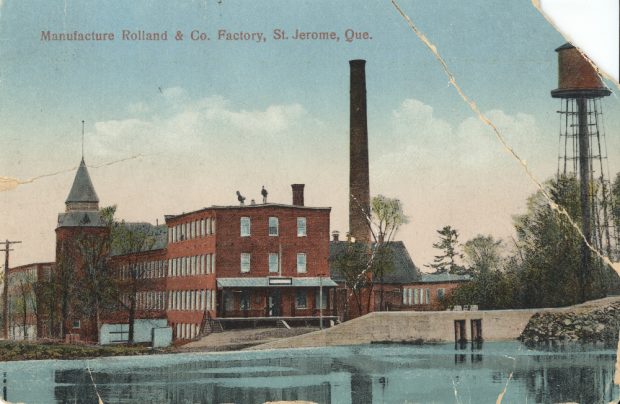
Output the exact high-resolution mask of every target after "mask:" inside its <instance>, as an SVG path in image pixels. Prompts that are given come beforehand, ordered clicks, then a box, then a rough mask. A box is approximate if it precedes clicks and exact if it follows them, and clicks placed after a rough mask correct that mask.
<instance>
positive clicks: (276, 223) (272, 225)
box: [267, 216, 280, 237]
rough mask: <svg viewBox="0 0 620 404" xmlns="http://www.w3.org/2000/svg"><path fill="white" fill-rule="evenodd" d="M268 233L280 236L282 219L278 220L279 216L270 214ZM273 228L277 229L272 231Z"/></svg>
mask: <svg viewBox="0 0 620 404" xmlns="http://www.w3.org/2000/svg"><path fill="white" fill-rule="evenodd" d="M267 227H268V229H267V233H268V234H269V235H270V236H272V237H275V236H278V235H279V233H280V221H279V220H278V218H277V217H275V216H269V219H268V221H267ZM272 230H275V231H274V232H272Z"/></svg>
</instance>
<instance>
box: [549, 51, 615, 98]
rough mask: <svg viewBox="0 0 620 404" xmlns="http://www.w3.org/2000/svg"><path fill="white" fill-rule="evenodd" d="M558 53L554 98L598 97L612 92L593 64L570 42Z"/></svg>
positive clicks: (552, 93)
mask: <svg viewBox="0 0 620 404" xmlns="http://www.w3.org/2000/svg"><path fill="white" fill-rule="evenodd" d="M555 51H556V52H557V53H558V88H557V89H555V90H553V91H551V96H552V97H554V98H596V97H603V96H607V95H609V94H611V92H610V91H609V89H607V87H605V85H604V84H603V82H602V81H601V78H600V76H599V75H598V73H597V72H596V70H595V69H594V67H592V64H591V63H590V62H589V61H588V60H587V59H586V58H585V57H584V56H583V55H582V54H581V52H579V50H578V49H577V48H575V47H574V46H573V45H571V44H570V43H566V44H564V45H562V46H560V47H559V48H557V49H556V50H555Z"/></svg>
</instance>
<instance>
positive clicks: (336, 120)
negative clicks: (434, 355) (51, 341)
mask: <svg viewBox="0 0 620 404" xmlns="http://www.w3.org/2000/svg"><path fill="white" fill-rule="evenodd" d="M399 3H400V5H401V7H402V8H403V9H404V11H405V12H406V13H407V14H408V15H409V16H410V17H411V19H412V20H413V22H414V23H415V24H416V25H417V26H418V28H420V29H421V30H422V31H423V32H424V33H425V34H426V35H427V36H428V37H429V39H430V40H431V42H433V43H434V44H435V45H436V46H437V48H438V50H439V52H440V53H441V54H442V56H443V57H444V58H445V60H446V62H447V64H448V65H449V67H450V68H451V70H452V71H453V73H454V74H455V76H456V78H457V81H458V82H459V84H460V85H461V86H462V87H463V89H464V91H465V92H466V93H467V94H468V95H469V96H470V97H471V98H472V99H474V100H475V101H476V103H477V104H478V105H479V107H480V109H481V110H482V111H484V112H486V113H488V114H489V116H490V117H491V118H492V119H493V120H494V121H495V122H496V123H497V124H498V125H499V126H500V129H502V131H503V132H504V134H505V135H506V137H507V138H508V140H509V141H510V142H511V144H512V145H513V146H514V147H515V149H516V150H517V151H518V152H519V153H520V154H521V155H522V156H523V157H524V158H525V159H526V160H527V161H528V164H529V165H530V166H531V167H532V169H533V170H534V172H535V174H536V175H537V176H538V177H539V178H540V179H541V180H544V179H546V178H549V177H550V176H552V175H553V174H554V172H555V164H556V161H555V159H556V156H557V152H558V151H557V143H558V139H557V134H558V130H559V119H558V117H557V116H556V113H555V111H556V110H557V109H558V105H559V103H558V101H557V100H554V99H552V98H551V97H550V95H549V91H550V90H552V89H554V88H555V87H556V84H557V77H556V71H557V65H556V54H555V52H554V51H553V50H554V49H555V48H556V47H557V46H559V45H561V44H562V43H564V40H563V38H562V37H561V35H560V34H558V33H557V32H556V31H555V30H554V29H553V28H552V27H551V26H550V25H549V24H548V23H547V22H546V21H545V19H544V18H543V17H542V16H541V15H540V14H539V13H538V12H537V11H536V10H535V9H534V7H533V6H532V5H531V3H530V2H529V1H527V0H520V1H517V0H511V1H499V0H496V1H480V0H478V1H468V2H463V1H457V0H444V1H429V0H425V1H423V0H418V1H405V0H403V1H401V2H399ZM0 4H1V6H0V13H1V14H0V44H1V46H0V94H1V96H0V133H1V136H2V141H3V142H2V143H3V147H2V148H1V149H0V175H2V176H7V177H12V178H19V179H28V178H32V177H35V176H38V175H41V174H46V173H52V172H57V171H63V170H68V169H71V168H72V167H76V166H77V164H78V162H79V158H80V121H81V120H82V119H83V120H85V121H86V159H87V163H88V164H89V165H93V166H99V165H101V164H104V163H106V162H110V161H115V160H119V159H123V158H126V157H128V156H134V155H137V154H143V155H144V156H143V157H142V158H140V159H135V160H129V161H126V162H122V163H118V164H115V165H111V166H103V167H99V168H96V167H92V168H91V176H92V177H93V181H94V183H95V187H96V189H97V191H98V193H99V196H100V199H101V202H102V204H104V205H105V204H112V203H115V204H118V205H119V211H118V212H119V215H121V216H122V217H124V218H126V219H128V220H145V221H151V222H154V221H155V219H156V218H158V219H159V220H160V221H161V220H162V217H163V215H164V214H169V213H179V212H182V211H189V210H194V209H198V208H200V207H202V206H208V205H211V204H223V203H230V204H233V203H235V201H236V199H235V196H234V192H235V191H236V190H238V189H239V190H240V191H242V193H244V194H246V195H247V196H248V197H249V198H252V197H255V198H257V199H258V198H259V190H260V187H261V185H265V186H266V187H267V188H268V189H269V190H270V192H271V194H270V195H271V198H270V199H271V200H272V201H278V202H288V201H289V200H290V184H291V183H294V182H304V183H306V184H307V188H306V192H307V195H306V199H307V201H308V203H310V204H313V205H317V206H332V207H333V213H332V229H333V230H340V231H341V232H345V231H346V223H347V219H346V217H347V216H346V215H347V181H348V178H347V175H348V174H347V173H348V171H347V167H348V166H347V165H348V161H347V159H348V120H349V117H348V108H349V106H348V85H349V84H348V83H349V81H348V80H349V78H348V69H349V66H348V60H349V59H355V58H363V59H366V60H367V89H368V105H369V111H368V120H369V138H370V148H371V151H370V157H371V193H372V194H378V193H383V194H386V195H388V196H394V197H399V198H400V199H402V200H403V202H404V204H405V208H406V210H407V213H408V214H409V215H410V216H411V223H410V224H408V225H407V226H406V227H404V228H403V229H402V231H401V233H400V235H399V237H400V238H401V239H403V240H404V241H405V242H406V243H407V246H408V247H409V249H410V252H411V254H412V255H413V257H414V261H415V262H416V264H418V265H420V266H421V265H423V264H425V263H428V262H429V261H430V260H431V259H432V255H433V250H432V247H431V245H432V243H433V242H434V241H435V232H434V229H437V228H440V227H442V226H443V225H445V224H452V225H453V226H455V227H456V228H458V229H459V230H460V231H461V233H462V236H463V240H462V241H465V240H466V239H467V238H469V237H473V236H475V235H476V234H478V233H492V234H495V235H497V236H501V237H509V236H510V234H511V215H513V214H516V213H519V212H520V211H522V209H523V207H524V205H525V199H526V197H527V196H528V195H529V194H530V193H532V192H533V191H534V190H535V187H534V186H533V184H532V183H531V182H530V181H529V180H528V179H527V178H526V177H525V175H524V174H523V172H522V169H521V168H520V167H519V166H518V165H517V164H516V162H515V161H514V160H511V158H510V157H509V156H508V155H507V154H506V153H505V152H504V151H503V149H502V148H501V147H500V146H499V144H498V143H497V141H496V140H495V139H494V138H493V137H492V134H491V133H490V132H489V131H488V130H487V129H486V128H485V127H484V126H483V125H482V124H481V123H480V122H479V121H477V119H475V118H474V117H473V116H472V113H471V111H470V110H469V108H468V107H467V106H466V105H465V104H464V103H463V102H462V100H461V99H460V98H459V97H458V95H457V93H456V91H455V90H454V88H452V87H451V86H450V85H449V82H448V80H447V78H446V76H445V74H444V73H443V71H441V69H440V67H439V64H438V63H437V61H436V60H435V58H434V56H433V55H432V54H431V53H430V52H429V51H428V49H427V48H426V47H425V46H424V45H423V44H422V43H421V42H420V41H419V40H418V38H417V37H416V36H415V35H414V34H413V32H412V31H411V29H410V28H409V27H408V26H407V24H406V23H405V21H404V20H403V19H402V17H401V16H400V15H399V14H398V13H397V12H396V10H395V9H394V7H393V6H392V5H391V3H390V2H389V1H373V2H364V3H359V2H358V3H353V2H345V1H338V2H334V1H295V2H290V1H269V2H265V1H261V2H249V1H231V0H222V1H221V2H220V3H218V2H217V1H186V2H182V4H173V3H171V2H168V1H132V2H126V1H107V2H105V3H102V2H98V1H76V0H73V1H72V0H66V1H49V0H48V1H28V2H23V1H19V2H18V1H10V0H5V1H4V2H0ZM276 28H280V29H284V30H286V31H288V32H290V33H291V34H292V32H293V31H294V30H295V29H300V30H304V31H335V32H337V33H338V35H340V36H341V40H340V41H339V42H320V41H316V42H299V41H291V40H289V41H274V40H272V39H271V33H272V31H273V30H274V29H276ZM349 28H351V29H354V30H356V31H367V32H369V33H370V35H371V36H372V40H369V41H354V42H352V43H347V42H345V41H344V37H343V33H344V31H345V30H346V29H349ZM123 29H130V30H145V31H158V32H160V31H164V30H167V31H168V33H169V37H170V38H169V40H168V41H167V42H157V43H148V42H123V41H121V40H120V39H119V37H120V33H121V31H122V30H123ZM194 29H196V30H201V31H203V32H206V33H207V34H208V35H209V36H210V37H211V40H210V41H208V42H192V41H191V40H189V38H188V35H189V33H190V31H192V30H194ZM219 29H226V30H229V31H231V32H237V31H246V32H259V31H260V32H264V33H265V35H267V37H268V40H267V42H265V43H260V44H257V43H253V42H224V41H217V40H216V35H217V30H219ZM42 30H51V31H53V32H63V31H66V32H73V31H74V30H78V31H82V32H90V31H98V32H114V33H115V35H116V36H117V39H116V40H115V41H114V42H110V43H93V42H42V41H41V40H40V36H41V31H42ZM179 30H180V31H182V32H183V33H184V36H185V39H184V40H183V41H176V40H174V39H173V38H174V34H175V33H176V31H179ZM619 107H620V105H619V103H618V100H617V97H616V96H615V95H612V96H611V97H608V99H606V100H605V103H604V108H605V112H606V118H607V119H606V124H607V126H606V131H607V134H608V144H609V150H610V166H611V171H612V173H613V174H615V172H616V171H617V170H618V169H619V167H620V164H618V161H620V155H619V153H618V150H620V142H619V140H618V136H616V135H617V133H618V129H619V128H620V122H619V120H618V113H617V112H618V109H619ZM72 178H73V173H72V172H65V173H62V174H59V175H56V176H52V177H46V178H43V179H40V180H37V181H34V182H32V183H30V184H25V185H21V186H19V187H17V188H15V189H13V190H11V191H5V192H0V208H2V210H3V211H7V212H9V214H8V215H6V216H4V217H3V219H2V221H0V229H2V232H0V233H2V234H0V236H2V237H5V236H8V237H10V238H16V239H21V240H24V244H23V247H20V248H21V251H19V252H16V253H15V255H14V259H15V261H14V262H16V263H27V262H31V261H40V260H52V259H53V251H54V241H53V240H54V233H53V229H54V227H55V220H56V214H57V212H60V211H62V209H63V208H64V206H63V202H64V199H65V198H66V194H67V193H68V191H69V188H70V185H71V181H72Z"/></svg>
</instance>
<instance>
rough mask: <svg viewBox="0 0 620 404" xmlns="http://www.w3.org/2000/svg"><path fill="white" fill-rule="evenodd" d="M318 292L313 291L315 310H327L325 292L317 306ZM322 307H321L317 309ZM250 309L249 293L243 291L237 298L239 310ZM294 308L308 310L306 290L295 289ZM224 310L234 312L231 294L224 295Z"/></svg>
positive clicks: (319, 298) (318, 300) (319, 296)
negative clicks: (321, 302)
mask: <svg viewBox="0 0 620 404" xmlns="http://www.w3.org/2000/svg"><path fill="white" fill-rule="evenodd" d="M320 293H321V292H320V291H319V290H316V291H315V296H314V302H315V308H317V309H318V308H321V309H326V308H327V300H328V297H327V295H328V293H327V291H326V290H324V291H323V304H321V305H320V304H319V302H320V300H321V295H320ZM260 301H261V300H257V303H259V302H260ZM319 306H322V307H319ZM251 308H252V300H251V295H250V292H249V291H247V290H245V291H243V292H241V295H240V296H239V310H250V309H251ZM295 308H296V309H307V308H309V306H308V290H306V289H297V291H296V292H295ZM224 309H225V310H226V311H232V310H234V297H233V295H232V294H230V293H225V295H224Z"/></svg>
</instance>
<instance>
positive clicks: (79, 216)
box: [58, 210, 105, 227]
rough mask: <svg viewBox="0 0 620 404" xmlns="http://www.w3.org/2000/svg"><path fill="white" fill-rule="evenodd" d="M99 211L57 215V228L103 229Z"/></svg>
mask: <svg viewBox="0 0 620 404" xmlns="http://www.w3.org/2000/svg"><path fill="white" fill-rule="evenodd" d="M104 226H105V223H104V222H103V220H102V219H101V213H100V212H99V211H96V210H94V211H73V212H66V213H59V214H58V227H104Z"/></svg>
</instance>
